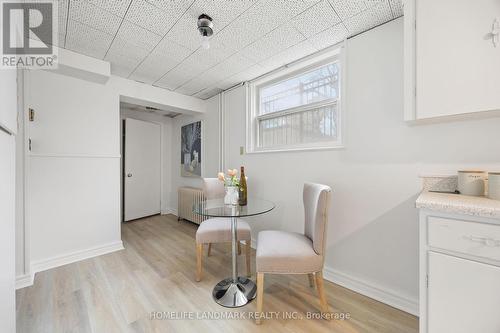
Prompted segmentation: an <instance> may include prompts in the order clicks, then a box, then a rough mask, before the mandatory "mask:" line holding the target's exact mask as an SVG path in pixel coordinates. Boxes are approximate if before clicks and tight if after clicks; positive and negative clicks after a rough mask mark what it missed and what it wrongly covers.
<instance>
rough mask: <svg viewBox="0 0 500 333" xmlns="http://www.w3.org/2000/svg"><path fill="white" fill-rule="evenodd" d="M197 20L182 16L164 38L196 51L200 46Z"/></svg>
mask: <svg viewBox="0 0 500 333" xmlns="http://www.w3.org/2000/svg"><path fill="white" fill-rule="evenodd" d="M197 20H198V18H197V17H192V16H191V15H187V14H186V15H183V16H182V17H181V18H180V19H179V21H178V22H177V23H176V24H175V25H174V26H173V27H172V29H170V31H169V32H168V33H167V35H166V37H167V38H168V39H170V40H173V41H174V42H176V43H177V44H179V45H182V46H184V47H186V48H188V49H190V50H192V51H194V50H196V49H197V48H199V47H200V46H201V35H200V33H199V32H198V28H197V26H196V22H197Z"/></svg>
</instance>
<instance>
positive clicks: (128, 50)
mask: <svg viewBox="0 0 500 333" xmlns="http://www.w3.org/2000/svg"><path fill="white" fill-rule="evenodd" d="M110 54H115V55H120V56H123V57H126V58H129V59H132V60H134V61H137V62H138V61H142V60H143V59H144V58H146V57H147V56H148V54H149V52H148V50H146V49H143V48H141V47H138V46H136V45H134V44H131V43H129V42H127V41H126V40H123V39H119V38H115V40H114V41H113V44H111V47H110V48H109V51H108V55H110Z"/></svg>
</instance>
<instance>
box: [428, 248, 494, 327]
mask: <svg viewBox="0 0 500 333" xmlns="http://www.w3.org/2000/svg"><path fill="white" fill-rule="evenodd" d="M499 281H500V267H496V266H493V265H487V264H482V263H479V262H475V261H472V260H465V259H461V258H456V257H452V256H449V255H445V254H440V253H435V252H432V251H431V252H429V289H428V318H429V319H428V331H427V332H428V333H443V332H453V333H471V332H481V333H498V332H500V316H499V315H498V309H500V283H499Z"/></svg>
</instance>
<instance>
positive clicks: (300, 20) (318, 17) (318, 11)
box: [292, 0, 340, 37]
mask: <svg viewBox="0 0 500 333" xmlns="http://www.w3.org/2000/svg"><path fill="white" fill-rule="evenodd" d="M338 23H340V18H339V17H338V15H337V13H335V11H334V10H333V8H332V6H331V5H330V3H329V2H328V1H327V0H323V1H321V2H320V3H318V4H316V5H314V6H313V7H310V8H308V9H307V10H306V11H304V12H303V13H301V14H299V15H297V16H296V17H294V18H293V19H292V24H293V25H294V26H295V28H296V29H297V30H298V31H300V32H301V33H302V34H303V35H304V36H306V37H310V36H312V35H315V34H317V33H318V32H320V31H323V30H325V29H327V28H329V27H332V26H334V25H336V24H338Z"/></svg>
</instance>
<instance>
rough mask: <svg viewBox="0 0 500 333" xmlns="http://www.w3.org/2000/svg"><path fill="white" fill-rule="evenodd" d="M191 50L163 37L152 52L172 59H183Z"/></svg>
mask: <svg viewBox="0 0 500 333" xmlns="http://www.w3.org/2000/svg"><path fill="white" fill-rule="evenodd" d="M192 52H193V51H191V50H190V49H188V48H186V47H184V46H182V45H179V44H177V43H176V42H174V41H173V40H171V39H168V38H164V39H162V40H161V41H160V43H159V44H158V45H157V46H156V48H155V49H154V50H153V52H152V53H154V55H155V56H158V57H165V58H168V59H172V60H179V61H180V60H183V59H185V58H186V57H187V56H189V55H190V54H191V53H192Z"/></svg>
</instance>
